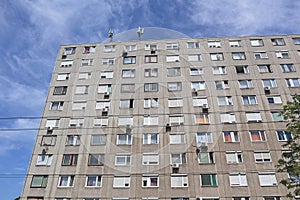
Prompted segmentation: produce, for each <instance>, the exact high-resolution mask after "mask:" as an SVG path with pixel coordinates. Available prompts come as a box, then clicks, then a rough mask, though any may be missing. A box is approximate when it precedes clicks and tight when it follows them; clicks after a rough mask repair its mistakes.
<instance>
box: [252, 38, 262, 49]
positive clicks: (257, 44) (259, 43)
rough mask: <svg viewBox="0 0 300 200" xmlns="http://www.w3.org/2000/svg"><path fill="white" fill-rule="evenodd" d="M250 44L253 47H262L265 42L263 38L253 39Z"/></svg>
mask: <svg viewBox="0 0 300 200" xmlns="http://www.w3.org/2000/svg"><path fill="white" fill-rule="evenodd" d="M250 44H251V46H253V47H262V46H264V43H263V40H262V39H251V40H250Z"/></svg>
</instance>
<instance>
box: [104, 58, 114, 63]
mask: <svg viewBox="0 0 300 200" xmlns="http://www.w3.org/2000/svg"><path fill="white" fill-rule="evenodd" d="M114 64H115V58H102V65H114Z"/></svg>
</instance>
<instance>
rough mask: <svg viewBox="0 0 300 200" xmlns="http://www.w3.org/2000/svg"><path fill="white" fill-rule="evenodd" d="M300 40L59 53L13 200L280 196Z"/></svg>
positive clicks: (129, 45)
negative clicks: (286, 111) (287, 107)
mask: <svg viewBox="0 0 300 200" xmlns="http://www.w3.org/2000/svg"><path fill="white" fill-rule="evenodd" d="M299 92H300V35H280V36H258V37H235V38H234V37H232V38H188V39H177V40H149V41H143V40H141V41H130V42H107V43H95V44H76V45H62V46H61V47H60V49H59V53H58V57H57V61H56V64H55V68H54V72H53V76H52V80H51V84H50V88H49V93H48V97H47V100H46V105H45V108H44V112H43V116H42V120H41V124H40V129H39V132H38V135H37V138H36V143H35V146H34V150H33V154H32V158H31V161H30V165H29V169H28V174H27V177H26V180H25V184H24V189H23V193H22V196H21V199H24V200H42V199H43V200H99V199H118V200H121V199H127V200H128V199H151V200H152V199H153V200H154V199H168V200H187V199H192V200H193V199H201V200H215V199H216V200H217V199H220V200H223V199H228V200H229V199H233V200H249V199H251V200H252V199H253V200H254V199H259V200H260V199H261V200H279V199H285V197H284V196H285V195H286V193H287V191H286V189H285V188H284V187H283V186H282V185H280V184H279V182H280V180H281V179H282V178H286V177H287V174H284V173H277V172H276V167H275V165H276V163H277V160H278V159H279V158H280V157H281V154H282V153H284V151H286V149H283V148H282V147H281V145H282V144H283V143H284V142H285V141H287V140H288V139H289V138H290V137H291V136H290V134H289V133H287V132H286V130H285V125H286V122H285V121H284V120H283V119H282V117H281V116H280V115H279V112H280V111H281V110H282V108H283V105H284V104H286V102H287V101H291V100H292V95H293V94H295V93H299Z"/></svg>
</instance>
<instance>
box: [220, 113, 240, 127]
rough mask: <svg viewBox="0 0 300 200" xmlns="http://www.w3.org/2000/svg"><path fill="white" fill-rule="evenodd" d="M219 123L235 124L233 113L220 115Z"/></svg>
mask: <svg viewBox="0 0 300 200" xmlns="http://www.w3.org/2000/svg"><path fill="white" fill-rule="evenodd" d="M220 118H221V123H230V124H232V123H235V122H236V118H235V114H234V113H220Z"/></svg>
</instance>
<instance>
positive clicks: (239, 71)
mask: <svg viewBox="0 0 300 200" xmlns="http://www.w3.org/2000/svg"><path fill="white" fill-rule="evenodd" d="M235 71H236V73H237V74H248V73H249V67H248V66H247V65H239V66H235Z"/></svg>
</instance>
